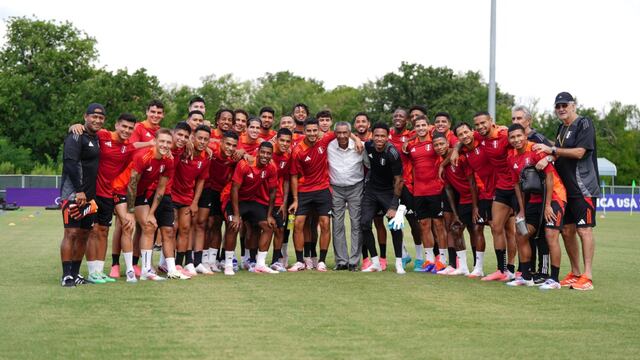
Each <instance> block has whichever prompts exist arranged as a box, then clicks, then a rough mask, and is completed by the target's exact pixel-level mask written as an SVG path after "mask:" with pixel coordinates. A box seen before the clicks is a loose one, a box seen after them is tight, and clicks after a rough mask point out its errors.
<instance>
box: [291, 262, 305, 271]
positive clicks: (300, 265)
mask: <svg viewBox="0 0 640 360" xmlns="http://www.w3.org/2000/svg"><path fill="white" fill-rule="evenodd" d="M306 268H307V267H306V265H305V264H303V263H301V262H299V261H298V262H296V263H295V264H293V265H291V267H290V268H289V270H287V271H291V272H297V271H303V270H304V269H306Z"/></svg>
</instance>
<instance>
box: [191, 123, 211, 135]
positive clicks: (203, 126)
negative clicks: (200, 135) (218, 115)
mask: <svg viewBox="0 0 640 360" xmlns="http://www.w3.org/2000/svg"><path fill="white" fill-rule="evenodd" d="M198 131H206V132H208V133H209V134H211V128H210V127H208V126H207V125H198V126H197V127H196V129H195V130H194V131H193V132H194V134H195V133H197V132H198Z"/></svg>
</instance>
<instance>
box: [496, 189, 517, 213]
mask: <svg viewBox="0 0 640 360" xmlns="http://www.w3.org/2000/svg"><path fill="white" fill-rule="evenodd" d="M493 201H496V202H499V203H502V204H505V205H507V206H509V207H510V208H512V209H513V211H515V212H518V199H516V191H515V190H503V189H496V192H495V194H494V195H493Z"/></svg>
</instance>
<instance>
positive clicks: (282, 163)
mask: <svg viewBox="0 0 640 360" xmlns="http://www.w3.org/2000/svg"><path fill="white" fill-rule="evenodd" d="M285 166H287V162H286V161H280V169H284V167H285Z"/></svg>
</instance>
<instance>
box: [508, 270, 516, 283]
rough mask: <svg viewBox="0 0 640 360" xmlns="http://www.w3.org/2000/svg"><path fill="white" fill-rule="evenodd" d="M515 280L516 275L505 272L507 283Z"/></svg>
mask: <svg viewBox="0 0 640 360" xmlns="http://www.w3.org/2000/svg"><path fill="white" fill-rule="evenodd" d="M515 279H516V274H514V273H512V272H511V271H509V270H507V281H511V280H515Z"/></svg>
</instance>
